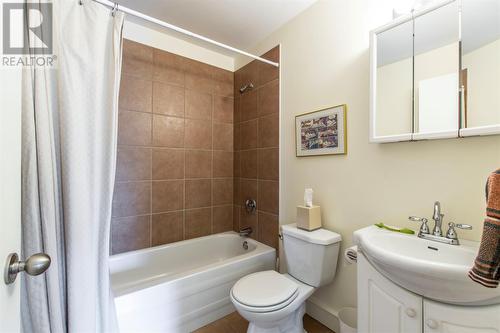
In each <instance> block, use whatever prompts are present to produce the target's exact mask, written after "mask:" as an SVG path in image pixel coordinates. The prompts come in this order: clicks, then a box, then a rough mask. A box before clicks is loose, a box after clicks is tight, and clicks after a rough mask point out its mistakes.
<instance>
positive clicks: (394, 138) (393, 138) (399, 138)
mask: <svg viewBox="0 0 500 333" xmlns="http://www.w3.org/2000/svg"><path fill="white" fill-rule="evenodd" d="M411 140H412V134H411V133H405V134H396V135H384V136H375V137H371V138H370V142H371V143H389V142H404V141H411Z"/></svg>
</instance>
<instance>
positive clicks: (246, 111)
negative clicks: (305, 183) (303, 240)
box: [233, 46, 279, 249]
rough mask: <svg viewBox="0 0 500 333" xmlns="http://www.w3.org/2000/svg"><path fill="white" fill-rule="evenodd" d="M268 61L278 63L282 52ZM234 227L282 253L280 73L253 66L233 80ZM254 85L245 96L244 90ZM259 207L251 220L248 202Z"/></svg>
mask: <svg viewBox="0 0 500 333" xmlns="http://www.w3.org/2000/svg"><path fill="white" fill-rule="evenodd" d="M263 57H264V58H267V59H269V60H272V61H275V62H279V47H278V46H277V47H275V48H274V49H272V50H270V51H269V52H267V53H266V54H264V55H263ZM234 81H235V90H234V97H235V98H234V119H235V121H234V186H233V188H234V199H233V200H234V221H233V228H234V229H235V230H238V229H239V228H242V227H245V226H251V227H252V228H253V229H254V233H253V235H252V237H254V238H256V239H257V240H259V241H261V242H263V243H265V244H268V245H270V246H272V247H274V248H276V249H277V248H278V232H279V222H278V221H279V219H278V214H279V212H278V207H279V71H278V69H277V68H276V67H273V66H271V65H268V64H265V63H262V62H258V61H252V62H251V63H249V64H248V65H246V66H245V67H243V68H241V69H239V70H238V71H236V72H235V76H234ZM250 82H251V83H253V85H254V88H253V89H252V90H249V91H246V92H244V93H243V94H241V93H240V92H239V89H240V87H242V86H244V85H246V84H248V83H250ZM249 198H252V199H255V200H256V201H257V212H256V213H255V214H248V213H247V212H246V210H245V208H244V202H245V200H246V199H249Z"/></svg>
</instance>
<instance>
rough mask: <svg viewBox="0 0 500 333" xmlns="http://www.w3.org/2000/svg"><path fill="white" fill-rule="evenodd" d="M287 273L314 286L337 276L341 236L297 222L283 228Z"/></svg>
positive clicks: (326, 282) (327, 282)
mask: <svg viewBox="0 0 500 333" xmlns="http://www.w3.org/2000/svg"><path fill="white" fill-rule="evenodd" d="M281 230H282V234H283V251H284V253H285V261H286V265H287V269H288V274H290V275H291V276H293V277H294V278H295V279H297V280H299V281H301V282H303V283H306V284H308V285H310V286H313V287H321V286H324V285H326V284H329V283H330V282H332V281H333V278H334V277H335V271H336V269H337V261H338V257H339V248H340V242H341V240H342V238H341V236H340V235H339V234H337V233H335V232H332V231H329V230H326V229H323V228H321V229H317V230H314V231H306V230H302V229H298V228H297V226H296V225H295V224H287V225H283V226H282V227H281Z"/></svg>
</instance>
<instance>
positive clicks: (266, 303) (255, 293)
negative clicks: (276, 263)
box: [231, 271, 299, 313]
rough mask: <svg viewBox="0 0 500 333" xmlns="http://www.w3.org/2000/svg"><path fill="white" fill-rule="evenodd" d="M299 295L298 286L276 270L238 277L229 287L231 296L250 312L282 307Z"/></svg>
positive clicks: (263, 311) (270, 310)
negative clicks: (231, 286) (230, 287)
mask: <svg viewBox="0 0 500 333" xmlns="http://www.w3.org/2000/svg"><path fill="white" fill-rule="evenodd" d="M298 295H299V286H298V285H297V284H296V283H294V282H293V281H292V280H290V279H288V278H286V277H284V276H283V275H281V274H279V273H278V272H276V271H264V272H257V273H253V274H250V275H247V276H245V277H244V278H242V279H240V280H239V281H238V282H236V284H235V285H234V286H233V288H232V289H231V296H232V298H233V299H234V300H235V301H236V302H238V304H239V305H240V306H241V307H242V308H243V309H245V310H247V311H250V312H258V313H265V312H273V311H278V310H280V309H283V308H284V307H286V306H287V305H289V304H290V303H292V302H293V301H294V300H295V299H296V298H297V296H298Z"/></svg>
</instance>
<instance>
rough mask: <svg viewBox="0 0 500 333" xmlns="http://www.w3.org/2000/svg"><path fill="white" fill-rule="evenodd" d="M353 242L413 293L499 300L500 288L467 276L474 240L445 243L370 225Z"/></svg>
mask: <svg viewBox="0 0 500 333" xmlns="http://www.w3.org/2000/svg"><path fill="white" fill-rule="evenodd" d="M354 243H355V244H356V245H358V248H359V250H360V251H361V252H362V253H363V254H364V255H365V256H366V257H367V259H368V260H369V261H370V262H371V263H372V265H373V266H374V267H375V268H376V269H377V270H378V271H379V272H380V273H381V274H383V275H384V276H386V277H387V278H388V279H390V280H392V281H393V282H394V283H396V284H398V285H400V286H401V287H403V288H406V289H408V290H410V291H412V292H414V293H416V294H419V295H422V296H424V297H427V298H430V299H434V300H436V301H440V302H445V303H451V304H458V305H489V304H500V288H496V289H492V288H486V287H483V286H481V285H480V284H478V283H476V282H473V281H472V280H471V279H470V278H469V277H468V276H467V273H468V271H469V269H470V268H471V267H472V265H473V263H474V259H475V257H476V254H477V250H478V248H479V243H477V242H471V241H465V240H461V245H447V244H441V243H438V242H433V241H429V240H424V239H421V238H418V237H417V236H416V235H406V234H401V233H396V232H391V231H387V230H383V229H379V228H377V227H375V226H371V227H367V228H363V229H360V230H357V231H355V232H354Z"/></svg>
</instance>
